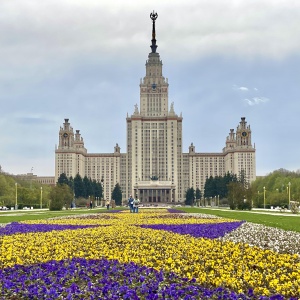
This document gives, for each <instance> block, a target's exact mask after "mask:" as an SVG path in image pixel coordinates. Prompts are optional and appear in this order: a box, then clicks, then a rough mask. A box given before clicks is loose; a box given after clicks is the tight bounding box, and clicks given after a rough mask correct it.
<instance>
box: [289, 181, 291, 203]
mask: <svg viewBox="0 0 300 300" xmlns="http://www.w3.org/2000/svg"><path fill="white" fill-rule="evenodd" d="M290 202H291V183H290V182H289V209H290Z"/></svg>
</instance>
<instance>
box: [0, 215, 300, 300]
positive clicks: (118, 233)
mask: <svg viewBox="0 0 300 300" xmlns="http://www.w3.org/2000/svg"><path fill="white" fill-rule="evenodd" d="M27 223H28V225H26V224H25V222H23V225H22V226H23V228H26V226H28V228H29V227H30V228H31V230H26V229H24V232H26V233H21V232H20V231H19V233H15V234H2V236H0V240H1V252H0V291H1V294H0V297H2V299H19V298H22V297H23V298H30V297H29V295H35V296H33V297H32V299H40V298H41V295H42V296H43V297H44V298H45V299H57V298H62V299H99V297H100V298H101V299H205V298H206V299H298V297H299V296H300V256H299V254H297V253H294V254H293V253H287V251H283V252H281V251H280V249H279V250H278V251H275V250H276V249H273V250H269V249H266V247H265V249H263V248H264V247H260V245H255V244H254V245H252V246H250V245H249V244H247V243H246V242H245V241H244V240H245V239H246V238H245V236H244V235H245V232H247V231H246V230H245V231H243V230H241V229H240V228H242V227H243V226H244V225H245V224H247V223H243V222H237V221H235V220H228V219H221V218H216V217H212V216H207V215H206V216H205V217H204V216H203V217H201V216H194V215H189V214H176V213H168V212H167V211H166V210H157V211H153V210H141V212H139V213H138V214H130V213H129V212H120V213H114V214H110V215H108V214H103V213H102V214H93V215H91V216H90V217H89V216H79V217H72V218H63V219H52V220H47V221H45V220H39V221H30V222H27ZM33 224H44V225H40V226H35V227H33ZM50 225H53V226H54V227H52V229H51V231H45V230H43V228H46V227H47V226H48V228H51V227H49V226H50ZM58 225H59V226H62V225H65V226H70V225H72V226H81V227H82V228H76V229H75V228H74V227H70V228H68V229H66V228H65V227H64V226H62V227H55V226H58ZM103 225H106V226H103ZM10 226H12V227H13V226H14V225H13V224H11V225H10ZM15 226H19V227H20V224H19V223H15ZM84 226H90V227H84ZM34 228H35V229H34ZM30 231H31V232H30ZM238 231H240V232H241V233H242V235H243V236H242V235H241V238H240V240H239V239H238V236H237V235H235V233H236V232H238ZM264 238H265V237H264ZM230 239H231V240H230ZM232 239H234V241H233V240H232ZM272 239H274V236H273V237H272ZM242 240H243V241H244V242H241V241H242ZM256 240H257V244H259V243H258V241H259V236H257V238H256ZM246 241H247V239H246ZM284 249H286V248H284ZM34 297H35V298H34Z"/></svg>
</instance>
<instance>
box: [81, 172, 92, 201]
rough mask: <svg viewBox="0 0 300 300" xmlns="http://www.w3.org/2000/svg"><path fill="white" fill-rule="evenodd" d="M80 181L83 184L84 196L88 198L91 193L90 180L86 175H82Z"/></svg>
mask: <svg viewBox="0 0 300 300" xmlns="http://www.w3.org/2000/svg"><path fill="white" fill-rule="evenodd" d="M82 181H83V186H84V198H88V197H89V196H92V195H93V191H92V187H91V181H90V179H88V178H87V176H84V177H83V180H82Z"/></svg>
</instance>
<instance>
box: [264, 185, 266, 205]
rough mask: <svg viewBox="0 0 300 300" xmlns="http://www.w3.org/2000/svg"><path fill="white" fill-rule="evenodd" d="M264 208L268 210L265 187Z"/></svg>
mask: <svg viewBox="0 0 300 300" xmlns="http://www.w3.org/2000/svg"><path fill="white" fill-rule="evenodd" d="M264 208H266V188H265V187H264Z"/></svg>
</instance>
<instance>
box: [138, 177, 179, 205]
mask: <svg viewBox="0 0 300 300" xmlns="http://www.w3.org/2000/svg"><path fill="white" fill-rule="evenodd" d="M134 195H137V196H138V197H139V199H140V201H141V202H143V203H170V202H175V185H174V184H172V182H171V181H159V180H151V181H139V182H138V183H137V184H136V185H135V186H134Z"/></svg>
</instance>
